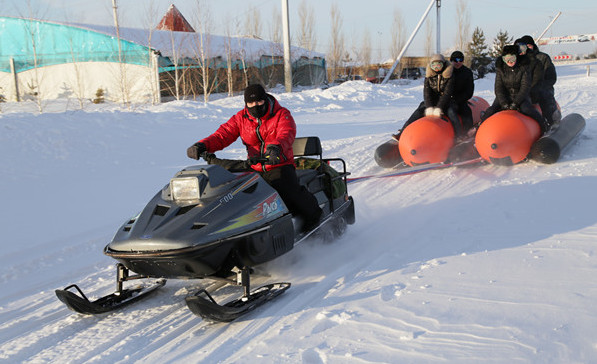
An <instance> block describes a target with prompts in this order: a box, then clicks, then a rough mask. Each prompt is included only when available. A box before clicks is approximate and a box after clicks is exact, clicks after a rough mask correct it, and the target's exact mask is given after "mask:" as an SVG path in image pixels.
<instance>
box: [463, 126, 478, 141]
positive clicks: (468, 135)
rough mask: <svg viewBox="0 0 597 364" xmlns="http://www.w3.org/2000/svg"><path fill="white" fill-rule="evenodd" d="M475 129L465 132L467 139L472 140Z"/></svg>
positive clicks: (474, 127)
mask: <svg viewBox="0 0 597 364" xmlns="http://www.w3.org/2000/svg"><path fill="white" fill-rule="evenodd" d="M477 128H478V127H476V126H473V127H472V128H470V129H469V130H468V131H467V132H466V136H467V138H472V137H474V136H475V134H477Z"/></svg>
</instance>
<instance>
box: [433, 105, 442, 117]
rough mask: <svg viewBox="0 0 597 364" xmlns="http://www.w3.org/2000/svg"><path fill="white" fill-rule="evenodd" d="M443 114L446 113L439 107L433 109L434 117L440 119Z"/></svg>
mask: <svg viewBox="0 0 597 364" xmlns="http://www.w3.org/2000/svg"><path fill="white" fill-rule="evenodd" d="M443 114H444V112H443V111H442V109H440V108H439V107H435V108H433V116H437V117H438V118H440V117H441V116H442V115H443Z"/></svg>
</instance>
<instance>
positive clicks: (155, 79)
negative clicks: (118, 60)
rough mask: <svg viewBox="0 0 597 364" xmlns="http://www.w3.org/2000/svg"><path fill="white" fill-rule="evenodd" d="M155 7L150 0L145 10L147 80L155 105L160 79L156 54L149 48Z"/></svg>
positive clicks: (155, 17) (155, 11)
mask: <svg viewBox="0 0 597 364" xmlns="http://www.w3.org/2000/svg"><path fill="white" fill-rule="evenodd" d="M157 14H158V13H157V7H156V5H155V2H154V0H151V1H150V2H149V4H148V5H147V8H146V12H145V20H144V22H145V27H146V28H147V48H148V50H147V62H148V64H149V65H150V67H149V82H150V84H151V95H152V97H151V103H152V104H153V105H155V104H156V103H157V102H158V101H159V99H160V98H159V94H160V80H159V77H160V76H159V73H158V71H157V59H156V55H155V54H154V52H153V51H152V49H151V40H152V36H153V30H154V24H155V23H156V22H157V19H158V15H157Z"/></svg>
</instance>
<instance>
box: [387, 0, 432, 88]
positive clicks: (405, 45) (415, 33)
mask: <svg viewBox="0 0 597 364" xmlns="http://www.w3.org/2000/svg"><path fill="white" fill-rule="evenodd" d="M436 1H439V0H431V1H430V2H429V5H428V6H427V9H426V10H425V13H423V16H422V17H421V19H420V20H419V23H418V24H417V26H416V27H415V30H414V31H413V32H412V34H411V35H410V38H408V40H407V41H406V44H404V47H402V50H401V51H400V54H399V55H398V58H396V61H394V64H393V65H392V68H390V70H389V71H388V73H386V77H385V78H384V79H383V81H381V83H382V84H385V83H387V82H388V80H389V79H390V76H391V75H392V73H393V72H394V70H395V69H396V66H397V65H398V63H400V60H401V59H402V56H403V55H404V53H405V52H406V50H407V49H408V47H409V46H410V43H411V42H412V41H413V39H414V38H415V35H417V32H418V31H419V29H421V25H423V22H424V21H425V18H427V15H428V14H429V12H430V11H431V8H433V4H434V3H436Z"/></svg>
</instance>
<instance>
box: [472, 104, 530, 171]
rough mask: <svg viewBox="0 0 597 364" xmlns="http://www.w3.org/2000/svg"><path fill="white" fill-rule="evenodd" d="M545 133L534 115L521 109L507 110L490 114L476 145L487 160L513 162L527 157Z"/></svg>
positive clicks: (504, 162)
mask: <svg viewBox="0 0 597 364" xmlns="http://www.w3.org/2000/svg"><path fill="white" fill-rule="evenodd" d="M540 136H541V128H540V127H539V124H538V123H537V121H535V120H534V119H533V118H531V117H529V116H526V115H523V114H521V113H519V112H517V111H513V110H504V111H500V112H498V113H496V114H494V115H492V116H491V117H489V118H488V119H487V120H485V122H483V124H481V126H480V127H479V130H478V131H477V135H476V137H475V146H476V147H477V151H478V152H479V154H480V155H481V157H483V159H485V160H486V161H488V162H490V163H493V164H499V165H512V164H516V163H518V162H521V161H522V160H524V159H525V158H526V157H527V155H528V154H529V152H530V150H531V146H532V145H533V143H534V142H535V141H537V139H539V137H540Z"/></svg>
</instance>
